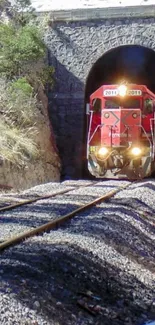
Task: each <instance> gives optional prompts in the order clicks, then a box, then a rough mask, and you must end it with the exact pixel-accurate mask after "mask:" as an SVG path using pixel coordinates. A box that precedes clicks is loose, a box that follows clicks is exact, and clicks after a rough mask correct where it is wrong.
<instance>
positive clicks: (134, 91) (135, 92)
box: [128, 89, 142, 96]
mask: <svg viewBox="0 0 155 325" xmlns="http://www.w3.org/2000/svg"><path fill="white" fill-rule="evenodd" d="M141 95H142V91H141V90H139V89H130V90H128V96H141Z"/></svg>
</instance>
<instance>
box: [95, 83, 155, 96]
mask: <svg viewBox="0 0 155 325" xmlns="http://www.w3.org/2000/svg"><path fill="white" fill-rule="evenodd" d="M125 85H126V86H127V87H128V89H134V90H141V91H142V93H147V94H148V95H150V96H151V97H153V98H155V94H154V93H153V92H152V91H150V90H149V89H148V88H147V86H145V85H139V84H125ZM119 86H120V84H114V85H102V86H101V87H99V88H98V89H97V90H95V91H94V92H93V93H92V94H91V95H90V98H91V97H94V96H95V97H96V96H97V97H104V96H103V91H104V90H106V89H117V88H118V87H119ZM142 95H143V94H142ZM142 95H141V96H142ZM138 97H139V96H138Z"/></svg>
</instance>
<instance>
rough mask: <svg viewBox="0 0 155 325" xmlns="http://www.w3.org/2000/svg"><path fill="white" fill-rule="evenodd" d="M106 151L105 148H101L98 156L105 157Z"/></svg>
mask: <svg viewBox="0 0 155 325" xmlns="http://www.w3.org/2000/svg"><path fill="white" fill-rule="evenodd" d="M108 151H109V150H108V149H107V148H106V147H102V148H100V149H99V151H98V154H99V155H100V156H105V155H107V153H108Z"/></svg>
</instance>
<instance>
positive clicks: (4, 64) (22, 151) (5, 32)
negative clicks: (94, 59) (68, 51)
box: [0, 0, 53, 166]
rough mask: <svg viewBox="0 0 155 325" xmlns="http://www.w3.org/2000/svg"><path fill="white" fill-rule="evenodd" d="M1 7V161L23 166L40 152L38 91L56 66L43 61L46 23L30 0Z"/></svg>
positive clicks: (2, 1)
mask: <svg viewBox="0 0 155 325" xmlns="http://www.w3.org/2000/svg"><path fill="white" fill-rule="evenodd" d="M0 8H1V10H2V13H3V14H2V15H1V21H0V76H1V78H0V87H1V92H0V130H1V132H0V160H1V162H3V161H10V162H11V163H15V164H16V165H18V166H21V165H23V164H25V163H26V161H27V160H31V159H35V158H36V157H38V156H39V154H40V151H39V148H38V147H37V144H36V142H35V136H36V134H37V132H38V130H37V125H36V117H37V114H38V112H39V109H40V105H41V103H39V102H38V100H37V92H38V88H39V86H40V85H42V86H44V85H45V84H46V82H47V81H48V80H49V78H51V76H52V75H53V68H47V67H45V64H44V62H43V60H44V58H45V54H46V46H45V44H44V41H43V35H42V30H43V25H42V23H40V22H39V21H38V18H37V16H36V15H35V12H34V10H33V8H32V7H31V3H30V1H29V0H15V1H14V5H13V6H12V5H11V4H10V3H9V2H6V1H5V0H0ZM8 17H9V19H8ZM40 24H41V26H40ZM51 82H52V78H51Z"/></svg>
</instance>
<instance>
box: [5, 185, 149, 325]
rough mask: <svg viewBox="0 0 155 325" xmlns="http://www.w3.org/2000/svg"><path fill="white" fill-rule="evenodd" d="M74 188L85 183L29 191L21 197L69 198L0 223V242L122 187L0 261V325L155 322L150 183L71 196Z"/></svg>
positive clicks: (54, 200) (9, 216)
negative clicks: (108, 197)
mask: <svg viewBox="0 0 155 325" xmlns="http://www.w3.org/2000/svg"><path fill="white" fill-rule="evenodd" d="M89 183H90V181H89ZM78 184H79V185H81V184H83V185H87V184H88V181H78V182H76V181H74V182H73V181H66V182H63V183H59V184H57V183H48V184H45V185H40V186H37V187H35V188H32V189H30V190H29V191H25V192H23V193H22V195H23V196H24V195H28V196H29V195H32V194H33V195H41V194H43V195H45V194H47V193H49V192H50V193H52V191H53V192H55V191H56V190H61V189H63V188H68V187H71V188H72V187H73V191H72V192H69V193H67V194H65V195H64V196H60V195H59V196H58V197H55V198H52V199H46V200H42V201H38V202H36V203H34V204H32V205H28V206H23V207H20V208H18V209H16V210H12V211H6V212H5V213H2V214H1V215H0V218H1V226H0V239H1V241H2V240H4V239H5V238H8V237H9V236H12V235H14V234H16V233H17V234H19V233H20V232H21V231H23V230H24V231H25V230H28V229H30V228H33V227H36V226H38V225H41V224H43V223H45V222H48V221H49V220H51V218H56V217H57V216H60V215H64V214H66V213H67V212H70V211H72V210H73V209H75V208H77V207H79V206H81V204H84V203H87V202H88V201H90V200H92V199H95V198H97V197H98V196H101V195H103V194H104V193H107V192H109V191H111V190H113V189H115V188H117V187H119V186H121V185H122V186H123V185H125V184H130V186H129V187H128V188H127V189H125V190H123V191H121V192H119V193H117V194H116V195H115V196H114V197H113V198H111V199H109V200H106V202H102V203H101V204H98V205H97V206H96V207H93V208H91V209H89V210H87V211H85V212H81V213H80V215H78V216H76V217H75V218H74V219H72V220H71V221H69V222H67V223H66V224H64V225H63V226H61V227H60V228H59V229H57V230H53V231H51V232H49V233H44V234H43V235H39V236H36V237H34V238H30V239H28V240H26V241H25V242H24V243H22V244H20V245H18V246H15V247H12V248H9V249H8V250H6V251H4V252H2V253H1V261H0V292H1V295H0V310H1V314H0V324H2V325H9V324H10V325H12V324H17V325H23V324H24V325H32V324H33V325H41V324H42V325H50V324H51V325H87V324H95V325H109V324H110V325H123V324H124V325H142V324H144V323H146V322H147V321H149V320H155V273H154V270H155V268H154V266H155V250H154V248H155V247H154V246H155V245H154V239H155V227H154V224H155V208H154V207H155V195H154V193H155V181H154V180H153V179H149V180H143V181H141V182H137V183H129V182H128V181H114V180H107V181H103V182H98V183H97V184H95V183H94V185H93V186H91V187H82V188H74V186H75V185H76V186H77V185H78ZM20 195H21V193H20ZM12 196H13V194H12Z"/></svg>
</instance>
